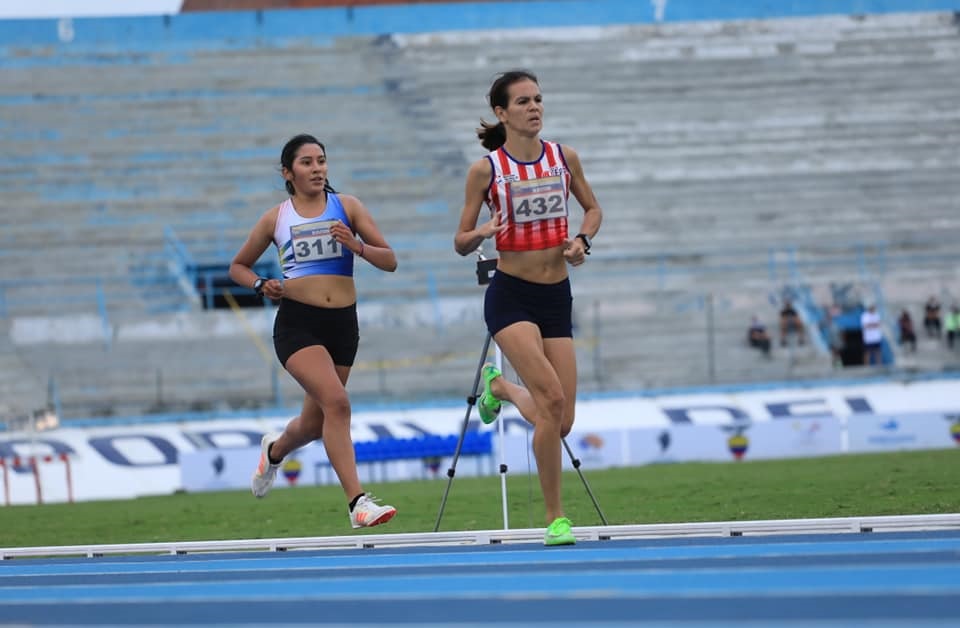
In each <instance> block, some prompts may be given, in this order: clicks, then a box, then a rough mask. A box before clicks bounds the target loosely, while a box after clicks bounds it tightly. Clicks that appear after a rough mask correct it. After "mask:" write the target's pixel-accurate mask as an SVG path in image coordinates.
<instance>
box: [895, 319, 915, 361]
mask: <svg viewBox="0 0 960 628" xmlns="http://www.w3.org/2000/svg"><path fill="white" fill-rule="evenodd" d="M897 326H898V327H899V328H900V346H902V347H904V348H905V349H908V350H909V351H910V352H911V353H913V352H915V351H916V350H917V334H916V333H914V331H913V319H912V318H911V317H910V312H908V311H907V310H903V311H902V312H900V318H898V319H897Z"/></svg>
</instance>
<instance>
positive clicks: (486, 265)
mask: <svg viewBox="0 0 960 628" xmlns="http://www.w3.org/2000/svg"><path fill="white" fill-rule="evenodd" d="M477 255H478V256H479V258H480V259H479V260H478V261H477V281H478V282H479V284H480V285H486V284H488V283H490V279H491V278H492V277H493V273H494V272H496V268H497V260H496V258H494V259H487V258H486V257H484V255H483V250H482V249H477ZM491 342H493V338H492V337H491V335H490V334H489V333H487V336H486V339H485V340H484V341H483V349H482V350H481V351H480V361H479V362H478V363H477V370H476V372H475V373H474V377H473V387H472V388H471V389H470V391H471V392H470V394H469V395H468V396H467V410H466V412H465V413H464V416H463V424H462V425H461V426H460V438H459V440H458V441H457V447H456V449H455V450H454V454H453V459H452V460H451V462H450V468H449V469H447V486H446V488H445V489H444V491H443V499H442V500H441V501H440V511H439V512H438V513H437V522H436V524H434V526H433V531H434V532H437V531H438V530H439V529H440V520H441V519H442V518H443V511H444V508H446V505H447V497H448V496H449V495H450V487H451V486H452V485H453V478H454V476H455V475H456V473H457V461H458V460H459V459H460V451H461V450H462V449H463V441H464V439H465V438H466V435H467V426H468V425H469V424H470V414H471V413H472V412H473V407H474V406H475V405H476V403H477V399H478V397H479V391H480V377H481V373H482V371H483V365H484V363H485V362H486V361H487V354H488V353H489V352H490V343H491ZM494 347H495V351H496V365H497V368H499V369H501V371H502V370H503V364H502V362H503V354H502V353H501V351H500V347H499V346H497V345H496V343H494ZM497 431H498V433H499V438H500V448H499V449H500V493H501V499H502V502H503V529H504V530H507V529H509V527H510V525H509V516H508V512H507V511H508V507H507V465H506V464H505V463H504V461H503V450H504V447H503V437H504V421H503V420H500V421H498V422H497ZM561 442H562V443H563V448H564V449H565V450H566V452H567V455H569V456H570V462H571V464H572V465H573V468H574V469H576V471H577V474H578V475H579V476H580V480H581V481H582V482H583V486H584V488H585V489H586V491H587V495H589V496H590V501H592V502H593V506H594V508H596V509H597V514H598V515H600V520H601V521H602V522H603V525H609V523H607V518H606V517H605V516H604V515H603V511H602V510H601V509H600V504H599V503H598V502H597V498H596V497H594V495H593V491H592V490H590V484H588V483H587V478H586V477H584V475H583V472H582V471H581V470H580V460H579V459H578V458H577V457H576V456H574V455H573V450H572V449H571V448H570V445H568V444H567V439H566V438H562V439H561Z"/></svg>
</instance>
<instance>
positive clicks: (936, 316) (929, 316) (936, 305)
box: [923, 296, 940, 338]
mask: <svg viewBox="0 0 960 628" xmlns="http://www.w3.org/2000/svg"><path fill="white" fill-rule="evenodd" d="M923 328H924V329H925V330H926V332H927V337H928V338H939V337H940V301H938V300H937V297H935V296H931V297H930V298H929V299H927V303H926V305H924V306H923Z"/></svg>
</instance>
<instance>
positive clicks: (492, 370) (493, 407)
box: [477, 363, 500, 425]
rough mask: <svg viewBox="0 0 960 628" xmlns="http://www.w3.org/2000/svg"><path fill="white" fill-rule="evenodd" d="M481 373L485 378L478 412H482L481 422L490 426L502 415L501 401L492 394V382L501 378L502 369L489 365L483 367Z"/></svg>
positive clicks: (478, 402) (478, 403)
mask: <svg viewBox="0 0 960 628" xmlns="http://www.w3.org/2000/svg"><path fill="white" fill-rule="evenodd" d="M480 373H481V375H482V376H483V392H482V393H480V399H479V400H478V401H477V410H478V411H479V412H480V420H481V421H483V422H484V423H485V424H487V425H490V424H491V423H493V422H494V421H496V420H497V417H498V416H499V415H500V400H499V399H497V398H496V397H494V396H493V393H492V392H490V382H492V381H493V380H495V379H497V378H498V377H500V369H498V368H497V367H495V366H494V365H492V364H490V363H487V364H484V365H483V369H482V370H481V371H480Z"/></svg>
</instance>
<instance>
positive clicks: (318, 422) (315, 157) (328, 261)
mask: <svg viewBox="0 0 960 628" xmlns="http://www.w3.org/2000/svg"><path fill="white" fill-rule="evenodd" d="M280 167H281V173H282V175H283V178H284V180H285V186H286V189H287V193H288V194H289V195H290V197H289V198H288V199H287V200H285V201H283V202H282V203H280V204H279V205H276V206H275V207H273V208H271V209H269V210H267V211H266V212H265V213H264V214H263V215H262V216H261V217H260V219H259V220H258V221H257V223H256V224H255V225H254V226H253V229H252V230H251V232H250V235H249V237H248V238H247V241H246V242H245V243H244V244H243V246H242V247H241V248H240V250H239V251H238V252H237V254H236V257H234V259H233V261H232V263H231V264H230V277H231V279H233V280H234V281H235V282H236V283H238V284H240V285H241V286H249V287H250V288H252V289H253V290H254V291H256V292H257V293H258V294H260V295H265V296H267V297H269V298H271V299H273V300H279V302H280V304H279V308H278V310H277V314H276V319H275V321H274V329H273V339H274V340H273V342H274V348H275V350H276V353H277V358H279V360H280V363H281V364H283V366H284V368H285V369H286V370H287V371H288V372H289V373H290V374H291V375H292V376H293V377H294V379H296V380H297V382H298V383H299V384H300V386H302V387H303V389H304V393H305V394H304V399H303V408H302V410H301V411H300V415H299V416H297V417H295V418H294V419H292V420H291V421H290V422H289V423H288V424H287V426H286V429H285V430H284V431H283V433H282V434H266V435H265V436H264V437H263V440H262V442H261V452H260V462H259V464H258V465H257V468H256V471H255V472H254V474H253V478H252V481H251V488H252V490H253V494H254V495H255V496H257V497H263V496H264V495H266V494H267V492H268V491H269V490H270V487H271V486H272V485H273V481H274V478H275V477H276V474H277V469H279V468H280V464H281V463H282V461H283V458H284V456H286V455H287V454H289V453H290V452H292V451H294V450H296V449H298V448H300V447H303V446H304V445H307V444H308V443H311V442H313V441H315V440H317V439H320V438H322V439H323V445H324V447H325V449H326V452H327V456H328V458H329V459H330V464H331V465H332V466H333V469H334V471H336V473H337V477H338V479H339V480H340V485H341V486H342V488H343V491H344V494H345V497H346V501H347V502H348V512H349V516H350V523H351V525H352V526H353V527H354V528H361V527H369V526H375V525H378V524H381V523H386V522H387V521H389V520H390V519H391V518H392V517H393V516H394V515H395V514H396V512H397V511H396V509H395V508H394V507H393V506H386V505H382V504H380V503H378V500H376V499H375V498H374V497H373V496H372V495H368V494H367V493H365V492H364V490H363V487H362V486H361V484H360V479H359V476H358V473H357V463H356V455H355V453H354V447H353V441H352V439H351V436H350V399H349V397H348V395H347V390H346V383H347V378H348V377H349V375H350V369H351V367H352V366H353V362H354V358H355V357H356V353H357V347H358V343H359V337H360V335H359V329H358V324H357V292H356V287H355V285H354V280H353V267H354V263H355V262H357V261H358V260H363V261H365V262H367V263H369V264H371V265H372V266H374V267H375V268H378V269H380V270H383V271H387V272H393V271H394V270H396V268H397V257H396V255H395V254H394V252H393V249H391V248H390V246H389V245H388V244H387V241H386V240H385V239H384V237H383V235H382V234H381V232H380V229H379V228H378V227H377V223H376V222H375V221H374V219H373V216H372V215H371V214H370V212H369V211H368V210H367V208H366V207H365V206H364V205H363V203H361V202H360V201H359V200H358V199H357V198H356V197H353V196H350V195H347V194H337V193H336V192H335V190H334V189H333V187H331V185H330V182H329V179H328V162H327V152H326V148H324V146H323V144H321V143H320V141H318V140H317V139H316V138H315V137H313V136H311V135H306V134H302V135H297V136H295V137H293V138H291V139H290V140H289V141H288V142H287V143H286V145H285V146H284V147H283V150H282V152H281V154H280ZM271 244H274V245H275V246H276V247H277V250H278V251H279V253H280V261H281V264H282V266H283V278H282V279H279V278H267V277H258V276H257V275H256V273H254V271H253V270H252V269H253V265H254V263H256V261H257V260H258V259H259V258H260V256H261V254H262V253H263V252H264V251H265V250H266V249H267V248H268V247H269V246H270V245H271Z"/></svg>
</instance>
